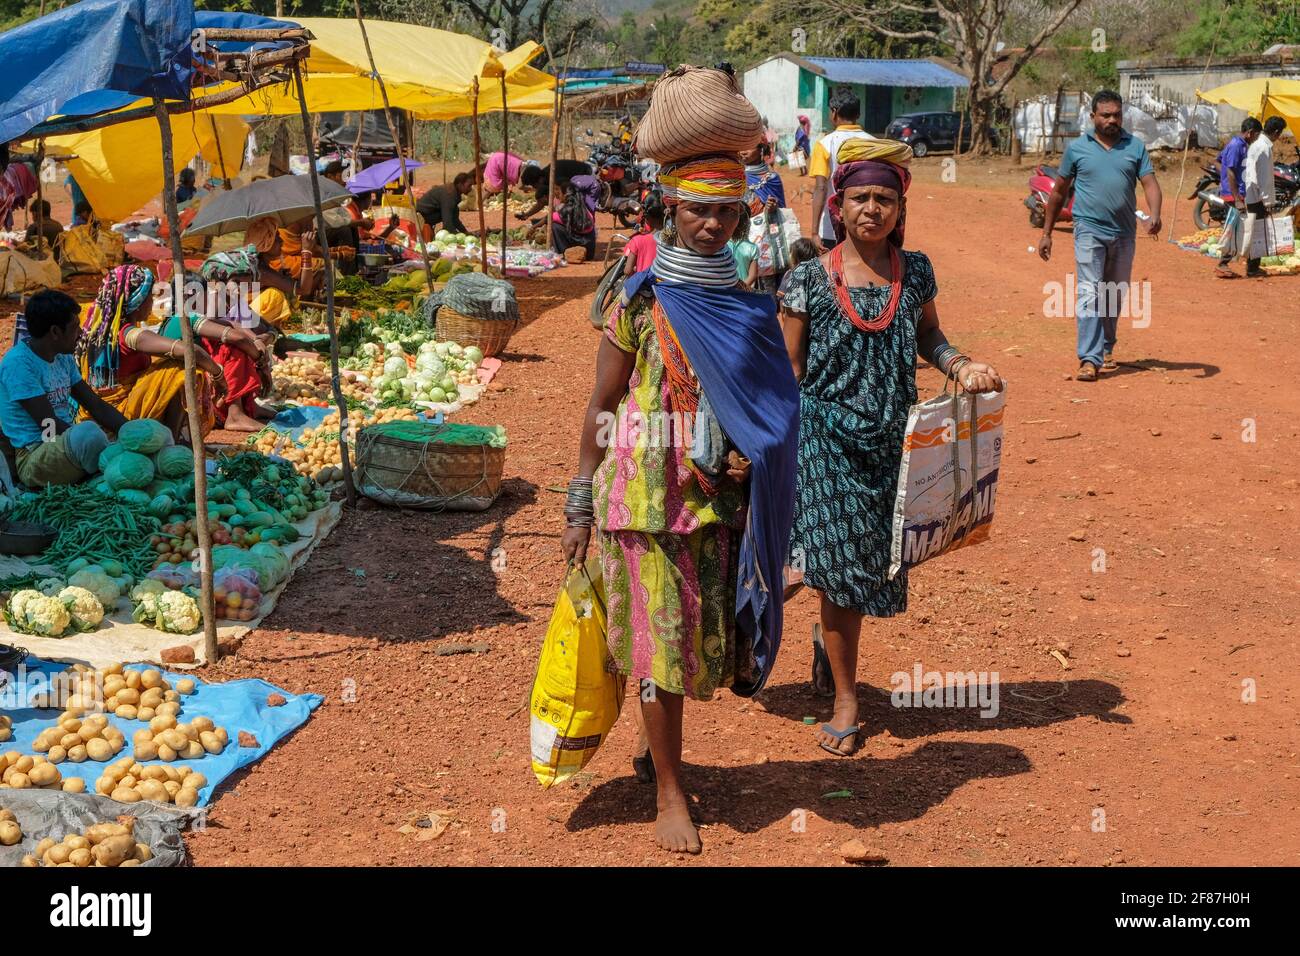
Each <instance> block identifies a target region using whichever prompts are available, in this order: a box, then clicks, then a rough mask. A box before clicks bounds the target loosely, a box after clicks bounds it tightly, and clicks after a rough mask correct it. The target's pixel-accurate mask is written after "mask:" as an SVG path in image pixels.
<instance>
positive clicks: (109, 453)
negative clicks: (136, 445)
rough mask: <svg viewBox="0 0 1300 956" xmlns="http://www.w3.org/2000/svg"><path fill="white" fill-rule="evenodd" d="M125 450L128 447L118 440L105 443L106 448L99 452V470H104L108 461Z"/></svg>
mask: <svg viewBox="0 0 1300 956" xmlns="http://www.w3.org/2000/svg"><path fill="white" fill-rule="evenodd" d="M124 451H126V449H125V448H123V447H122V446H121V445H119V444H118V443H117V442H113V443H112V444H111V445H105V446H104V450H103V451H101V452H100V453H99V470H100V471H103V470H104V469H105V468H107V467H108V463H109V462H110V461H112V460H113V459H114V458H116V457H117V456H118V455H120V454H122V452H124Z"/></svg>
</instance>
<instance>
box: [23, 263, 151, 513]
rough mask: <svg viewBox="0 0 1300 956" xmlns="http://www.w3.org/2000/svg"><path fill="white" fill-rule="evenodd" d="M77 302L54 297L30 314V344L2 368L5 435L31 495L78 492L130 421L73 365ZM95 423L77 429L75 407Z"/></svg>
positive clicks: (39, 298) (45, 296)
mask: <svg viewBox="0 0 1300 956" xmlns="http://www.w3.org/2000/svg"><path fill="white" fill-rule="evenodd" d="M80 312H81V310H80V308H79V307H78V306H77V302H76V300H75V299H73V298H72V297H71V296H70V295H68V294H67V293H64V292H59V291H57V290H54V289H46V290H44V291H41V292H38V293H36V294H35V295H33V296H32V297H31V299H30V300H29V301H28V303H27V308H26V310H25V316H26V322H27V331H28V333H29V336H30V337H29V338H27V339H24V340H22V341H20V342H18V343H17V344H16V345H14V347H13V348H11V349H10V350H9V351H8V352H6V353H5V356H4V358H3V359H2V360H0V429H3V431H4V435H5V438H7V439H8V440H9V443H10V444H11V445H13V447H14V448H15V449H16V451H17V464H18V480H19V481H20V482H22V483H23V484H24V485H26V486H27V487H28V488H44V487H45V486H46V485H72V484H76V483H77V482H79V481H82V480H84V479H85V478H87V477H89V476H90V475H93V474H95V473H96V472H97V471H99V454H100V452H102V451H103V450H104V449H105V448H106V447H107V446H108V436H107V435H106V434H105V432H106V431H108V432H113V433H116V432H117V430H118V429H119V428H121V427H122V426H123V425H125V424H126V418H125V417H124V416H123V415H122V413H121V412H119V411H118V410H117V409H115V408H114V407H113V406H112V405H109V404H108V403H107V402H105V401H104V400H103V399H101V398H100V397H99V396H98V395H96V394H95V393H94V391H93V390H92V389H91V388H90V386H89V385H88V384H87V383H86V382H85V380H84V379H83V378H82V376H81V372H80V370H79V369H78V368H77V360H76V359H75V358H74V357H73V356H74V354H75V353H76V350H77V340H78V339H79V338H80V337H81V326H80V324H79V323H78V322H77V318H78V316H79V315H80ZM74 401H75V403H76V405H78V406H80V407H81V409H82V410H83V411H84V412H85V413H86V414H87V415H89V417H90V418H91V419H93V420H92V421H86V422H81V423H80V424H74V421H75V419H76V411H75V407H74V405H73V403H74Z"/></svg>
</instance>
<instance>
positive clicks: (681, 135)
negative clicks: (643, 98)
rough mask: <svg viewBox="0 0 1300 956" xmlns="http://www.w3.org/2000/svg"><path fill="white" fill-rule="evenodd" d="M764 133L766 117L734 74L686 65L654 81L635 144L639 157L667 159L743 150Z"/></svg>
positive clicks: (657, 159) (635, 132) (633, 143)
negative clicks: (745, 93)
mask: <svg viewBox="0 0 1300 956" xmlns="http://www.w3.org/2000/svg"><path fill="white" fill-rule="evenodd" d="M762 137H763V119H762V117H761V116H759V114H758V110H756V109H754V106H753V104H752V103H750V102H749V100H747V99H745V97H744V95H743V94H742V93H741V92H740V90H739V89H738V88H737V86H736V81H735V78H734V77H731V76H729V75H727V74H726V73H723V72H722V71H721V70H710V69H704V68H701V67H696V66H682V67H679V68H677V69H676V70H673V71H671V72H669V73H666V74H664V76H663V77H662V78H660V80H659V81H658V82H657V83H655V88H654V93H653V94H652V95H651V97H650V108H649V109H648V110H647V111H646V114H645V116H644V117H642V119H641V122H640V123H638V124H637V127H636V130H635V131H633V134H632V148H633V149H634V150H636V154H637V155H638V156H644V157H647V158H649V159H653V160H654V161H655V162H658V163H663V164H667V163H675V162H678V161H679V160H683V159H688V158H689V157H691V156H703V155H705V154H707V153H728V154H734V153H739V152H741V151H743V150H747V149H749V148H750V147H751V146H753V145H754V144H755V143H757V142H758V141H759V140H760V139H762Z"/></svg>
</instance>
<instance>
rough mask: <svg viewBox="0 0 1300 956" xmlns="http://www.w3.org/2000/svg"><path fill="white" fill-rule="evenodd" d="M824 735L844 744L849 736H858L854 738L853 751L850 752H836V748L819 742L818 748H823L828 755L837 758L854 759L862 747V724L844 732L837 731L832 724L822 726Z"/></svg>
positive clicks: (845, 729)
mask: <svg viewBox="0 0 1300 956" xmlns="http://www.w3.org/2000/svg"><path fill="white" fill-rule="evenodd" d="M822 733H824V734H829V735H830V736H832V737H834V738H835V740H836V742H837V743H843V741H844V738H845V737H847V736H848V735H849V734H856V735H857V736H856V737H854V738H853V749H852V750H848V751H844V750H836V749H835V748H834V747H831V746H828V745H827V744H824V743H822V742H821V741H820V740H819V741H817V746H819V747H821V748H822V750H824V751H826V752H827V753H828V754H834V755H835V756H837V757H852V756H853V755H854V754H855V753H857V752H858V748H859V747H861V746H862V725H861V724H854V725H853V726H852V727H845V728H844V729H843V730H836V729H835V728H834V727H832V726H831V725H830V724H822Z"/></svg>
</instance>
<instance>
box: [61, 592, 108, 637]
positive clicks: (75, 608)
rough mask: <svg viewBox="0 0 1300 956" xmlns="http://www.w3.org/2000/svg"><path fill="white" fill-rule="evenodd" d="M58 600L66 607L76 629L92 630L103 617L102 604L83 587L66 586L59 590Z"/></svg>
mask: <svg viewBox="0 0 1300 956" xmlns="http://www.w3.org/2000/svg"><path fill="white" fill-rule="evenodd" d="M59 600H60V601H62V602H63V605H64V607H66V608H67V609H68V614H69V616H70V617H71V618H72V626H73V627H74V628H76V629H77V630H78V631H93V630H94V629H95V627H96V626H98V624H99V622H100V621H102V620H103V619H104V605H103V604H101V603H100V600H99V598H97V597H95V595H93V594H91V593H90V592H89V591H87V590H86V589H85V588H79V587H66V588H64V589H63V590H62V591H60V592H59Z"/></svg>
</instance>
